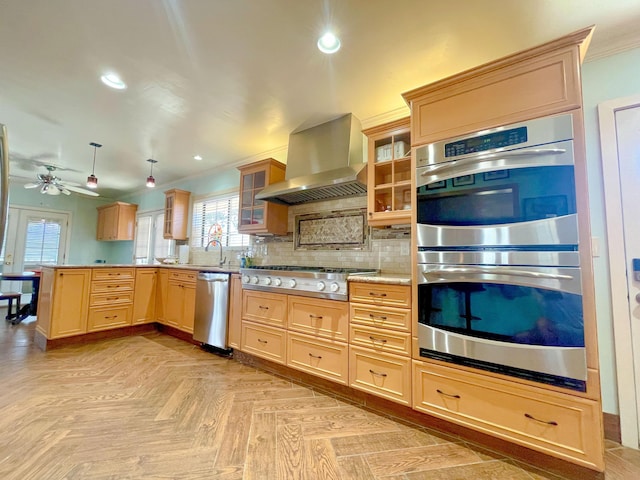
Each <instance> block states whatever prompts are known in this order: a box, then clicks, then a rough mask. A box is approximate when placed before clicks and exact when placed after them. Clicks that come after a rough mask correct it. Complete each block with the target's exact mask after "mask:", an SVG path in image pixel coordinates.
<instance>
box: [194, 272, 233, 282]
mask: <svg viewBox="0 0 640 480" xmlns="http://www.w3.org/2000/svg"><path fill="white" fill-rule="evenodd" d="M198 280H204V281H205V282H228V281H229V274H228V273H207V272H199V273H198Z"/></svg>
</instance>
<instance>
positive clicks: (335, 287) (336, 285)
mask: <svg viewBox="0 0 640 480" xmlns="http://www.w3.org/2000/svg"><path fill="white" fill-rule="evenodd" d="M338 290H340V285H338V284H337V283H336V282H333V283H332V284H331V291H332V292H337V291H338Z"/></svg>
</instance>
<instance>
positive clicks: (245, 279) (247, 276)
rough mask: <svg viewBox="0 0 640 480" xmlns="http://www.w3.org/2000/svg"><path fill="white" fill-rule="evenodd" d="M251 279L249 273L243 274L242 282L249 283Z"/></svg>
mask: <svg viewBox="0 0 640 480" xmlns="http://www.w3.org/2000/svg"><path fill="white" fill-rule="evenodd" d="M250 281H251V279H250V278H249V275H243V276H242V283H249V282H250Z"/></svg>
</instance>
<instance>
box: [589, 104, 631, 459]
mask: <svg viewBox="0 0 640 480" xmlns="http://www.w3.org/2000/svg"><path fill="white" fill-rule="evenodd" d="M598 113H599V121H600V136H601V148H602V173H603V184H604V198H605V201H604V203H605V212H606V217H607V242H608V244H609V248H608V250H609V271H610V277H611V304H612V318H613V330H614V332H613V333H614V341H615V350H616V355H615V356H616V372H617V381H618V403H619V410H620V427H621V437H622V444H623V445H624V446H627V447H632V448H638V447H639V445H640V436H639V432H640V406H639V405H638V400H639V399H640V281H639V280H640V278H639V280H636V278H635V276H634V272H633V259H634V258H636V259H640V222H638V221H637V205H638V204H639V202H640V190H639V189H638V185H640V136H639V133H640V96H635V97H630V98H623V99H617V100H612V101H609V102H605V103H603V104H600V105H599V106H598Z"/></svg>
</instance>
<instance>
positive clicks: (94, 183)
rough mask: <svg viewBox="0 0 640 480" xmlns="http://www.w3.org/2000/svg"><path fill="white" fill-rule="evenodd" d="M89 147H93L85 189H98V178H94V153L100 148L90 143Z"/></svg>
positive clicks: (98, 145) (96, 144) (97, 144)
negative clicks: (91, 162) (90, 167)
mask: <svg viewBox="0 0 640 480" xmlns="http://www.w3.org/2000/svg"><path fill="white" fill-rule="evenodd" d="M89 145H91V146H92V147H93V168H92V169H91V175H89V176H88V177H87V187H89V188H98V177H96V175H95V173H96V151H97V150H98V149H99V148H100V147H101V146H102V145H100V144H99V143H95V142H91V143H90V144H89Z"/></svg>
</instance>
